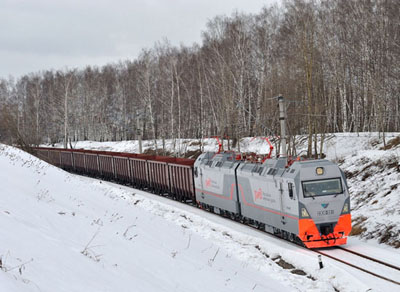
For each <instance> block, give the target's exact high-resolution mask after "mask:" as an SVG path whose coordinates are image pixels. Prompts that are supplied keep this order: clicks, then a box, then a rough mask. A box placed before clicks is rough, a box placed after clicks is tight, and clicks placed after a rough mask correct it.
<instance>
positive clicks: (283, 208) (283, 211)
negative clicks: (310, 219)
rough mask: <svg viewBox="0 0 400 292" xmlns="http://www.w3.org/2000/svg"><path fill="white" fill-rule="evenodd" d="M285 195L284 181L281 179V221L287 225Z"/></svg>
mask: <svg viewBox="0 0 400 292" xmlns="http://www.w3.org/2000/svg"><path fill="white" fill-rule="evenodd" d="M283 195H284V191H283V183H282V181H280V182H279V197H280V202H281V204H280V205H281V215H280V216H281V223H282V224H283V225H285V224H286V219H285V218H286V217H285V216H284V214H285V203H284V198H283Z"/></svg>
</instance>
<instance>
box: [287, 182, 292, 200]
mask: <svg viewBox="0 0 400 292" xmlns="http://www.w3.org/2000/svg"><path fill="white" fill-rule="evenodd" d="M288 189H289V198H291V199H293V184H292V183H288Z"/></svg>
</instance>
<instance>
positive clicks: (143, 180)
mask: <svg viewBox="0 0 400 292" xmlns="http://www.w3.org/2000/svg"><path fill="white" fill-rule="evenodd" d="M35 150H36V153H37V156H38V157H39V158H41V159H43V160H45V161H47V162H49V163H51V164H53V165H55V166H58V167H60V168H62V169H64V170H67V171H70V172H75V173H78V174H83V175H88V176H92V177H97V178H101V179H104V180H110V181H115V182H118V183H121V184H126V185H131V186H133V187H135V188H138V189H143V190H147V191H151V192H153V193H156V194H160V195H166V196H170V197H171V198H173V199H175V200H179V201H182V202H185V203H189V204H195V205H196V206H198V207H200V208H203V209H205V210H208V211H212V212H214V213H217V214H221V215H223V216H227V217H230V218H232V219H235V220H238V221H242V222H244V223H246V224H250V225H253V226H256V227H257V228H260V229H262V230H265V231H267V232H270V233H273V234H276V235H279V236H281V237H282V238H284V239H287V240H290V241H297V242H299V243H302V244H304V245H305V246H306V247H308V248H317V247H328V246H335V245H343V244H346V240H347V236H348V234H349V233H350V231H351V217H350V199H349V192H348V187H347V185H346V179H345V176H344V174H343V172H342V171H341V170H340V169H339V167H338V166H337V165H335V164H333V163H332V162H330V161H327V160H310V161H293V163H291V164H290V165H288V163H287V160H286V159H285V158H277V159H266V160H265V161H264V162H263V163H255V162H251V161H246V160H243V158H242V157H241V156H240V155H237V154H235V153H232V152H220V153H218V152H206V153H203V154H201V155H200V156H199V157H198V158H197V160H192V159H182V158H173V157H165V156H154V155H145V154H129V153H118V152H105V151H90V150H81V149H76V150H75V149H72V150H71V149H56V148H35Z"/></svg>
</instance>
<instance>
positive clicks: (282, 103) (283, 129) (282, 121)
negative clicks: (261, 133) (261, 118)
mask: <svg viewBox="0 0 400 292" xmlns="http://www.w3.org/2000/svg"><path fill="white" fill-rule="evenodd" d="M278 102H279V122H280V124H281V149H280V150H281V151H280V155H279V157H287V152H286V110H285V100H284V98H283V96H278Z"/></svg>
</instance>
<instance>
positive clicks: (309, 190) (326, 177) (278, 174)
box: [194, 152, 351, 248]
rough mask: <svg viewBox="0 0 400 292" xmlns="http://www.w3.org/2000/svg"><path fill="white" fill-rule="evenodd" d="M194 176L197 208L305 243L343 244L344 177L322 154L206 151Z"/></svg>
mask: <svg viewBox="0 0 400 292" xmlns="http://www.w3.org/2000/svg"><path fill="white" fill-rule="evenodd" d="M194 182H195V192H196V201H197V203H198V204H199V205H200V206H201V207H202V208H204V209H207V210H210V211H212V212H215V213H217V214H221V215H225V216H229V217H231V218H234V219H236V220H241V221H244V222H246V223H248V224H252V225H255V226H257V227H258V228H260V229H263V230H265V231H267V232H269V233H272V234H276V235H279V236H281V237H283V238H284V239H287V240H290V241H300V242H302V243H303V244H304V245H305V246H306V247H308V248H317V247H328V246H335V245H343V244H346V240H347V236H348V234H349V233H350V231H351V217H350V216H351V215H350V198H349V192H348V187H347V185H346V179H345V176H344V174H343V172H342V171H341V170H340V169H339V167H338V166H337V165H335V164H334V163H332V162H330V161H328V160H311V161H296V162H294V163H293V164H291V165H290V166H288V165H287V161H286V159H285V158H278V159H268V160H266V161H265V162H264V163H263V164H255V163H251V162H242V161H240V160H239V161H237V160H235V159H234V156H233V155H232V154H231V153H212V152H209V153H203V154H202V155H200V156H199V157H198V158H197V160H196V162H195V164H194Z"/></svg>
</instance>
